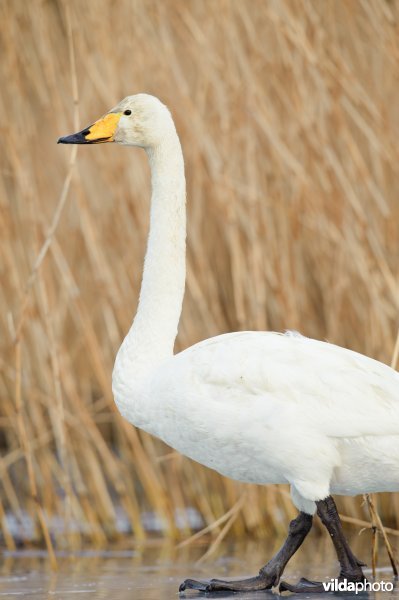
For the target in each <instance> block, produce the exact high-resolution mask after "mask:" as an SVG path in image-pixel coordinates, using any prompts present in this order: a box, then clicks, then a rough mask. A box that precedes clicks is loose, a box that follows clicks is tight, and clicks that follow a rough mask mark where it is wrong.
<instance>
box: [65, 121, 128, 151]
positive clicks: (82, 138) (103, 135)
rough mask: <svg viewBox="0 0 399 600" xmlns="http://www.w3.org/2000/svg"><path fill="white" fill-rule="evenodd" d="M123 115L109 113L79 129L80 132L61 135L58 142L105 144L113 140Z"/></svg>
mask: <svg viewBox="0 0 399 600" xmlns="http://www.w3.org/2000/svg"><path fill="white" fill-rule="evenodd" d="M121 116H122V113H108V114H106V115H104V116H103V117H101V119H98V121H96V122H95V123H93V125H90V127H86V129H82V131H79V133H73V134H72V135H67V136H65V137H61V138H60V139H59V140H58V144H103V143H105V142H113V141H114V135H115V131H116V128H117V126H118V123H119V119H120V118H121Z"/></svg>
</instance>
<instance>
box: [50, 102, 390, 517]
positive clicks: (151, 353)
mask: <svg viewBox="0 0 399 600" xmlns="http://www.w3.org/2000/svg"><path fill="white" fill-rule="evenodd" d="M126 110H127V111H128V112H129V111H130V113H131V114H125V111H126ZM106 119H107V120H108V119H111V120H112V122H113V120H116V124H115V128H114V129H113V130H112V131H113V132H112V135H111V136H110V137H108V138H106V137H105V134H104V133H101V132H102V131H104V126H103V125H102V123H104V122H105V120H106ZM106 119H103V120H100V121H99V122H97V123H96V124H94V126H92V127H91V128H89V129H87V130H85V131H83V132H81V133H79V134H75V136H70V137H69V138H63V139H62V140H61V141H66V142H72V143H87V141H92V142H93V143H94V142H95V141H98V140H101V141H108V140H109V141H116V142H119V143H123V144H127V145H137V146H141V147H144V148H145V149H146V151H147V154H148V157H149V160H150V165H151V173H152V201H151V223H150V234H149V241H148V248H147V254H146V259H145V267H144V275H143V282H142V288H141V294H140V301H139V307H138V310H137V314H136V317H135V319H134V322H133V325H132V327H131V329H130V331H129V332H128V334H127V336H126V338H125V340H124V342H123V344H122V346H121V348H120V350H119V352H118V356H117V359H116V362H115V368H114V372H113V391H114V396H115V402H116V404H117V406H118V408H119V410H120V412H121V413H122V415H123V416H124V417H125V418H126V419H127V420H128V421H130V422H131V423H133V424H134V425H136V426H138V427H140V428H142V429H144V430H145V431H147V432H149V433H151V434H153V435H155V436H157V437H159V438H161V439H162V440H164V441H165V442H166V443H167V444H169V445H170V446H172V447H173V448H176V449H177V450H179V451H180V452H182V453H183V454H185V455H187V456H189V457H190V458H192V459H194V460H196V461H198V462H200V463H202V464H204V465H206V466H208V467H210V468H212V469H215V470H216V471H218V472H220V473H222V474H223V475H227V476H228V477H232V478H233V479H237V480H240V481H246V482H252V483H259V484H266V483H289V484H291V490H292V498H293V501H294V503H295V504H296V506H297V507H298V508H299V510H300V511H303V512H304V513H307V514H313V513H314V511H315V508H316V504H315V503H317V502H318V501H321V500H323V499H325V498H326V497H327V496H329V494H331V493H337V494H349V495H354V494H359V493H363V492H373V491H399V374H398V373H397V372H396V371H394V370H393V369H391V368H390V367H388V366H386V365H384V364H382V363H379V362H377V361H375V360H372V359H370V358H367V357H366V356H363V355H361V354H358V353H356V352H352V351H350V350H346V349H344V348H340V347H338V346H334V345H332V344H328V343H326V342H320V341H316V340H311V339H308V338H304V337H302V336H300V335H298V334H285V335H282V334H278V333H271V332H270V333H260V332H239V333H230V334H225V335H221V336H218V337H215V338H211V339H208V340H205V341H203V342H200V343H199V344H196V345H195V346H192V347H191V348H188V349H187V350H185V351H183V352H181V353H179V354H176V355H173V346H174V341H175V337H176V334H177V326H178V321H179V317H180V313H181V306H182V301H183V295H184V281H185V236H186V231H185V178H184V163H183V157H182V152H181V147H180V142H179V139H178V136H177V134H176V130H175V127H174V124H173V121H172V118H171V116H170V113H169V111H168V110H167V109H166V107H164V106H163V105H162V104H161V103H160V102H159V101H158V100H157V99H155V98H153V97H151V96H146V95H144V94H140V95H138V96H131V97H128V98H126V99H125V100H124V101H122V102H121V103H120V104H119V105H118V107H116V108H115V109H113V111H111V112H110V114H109V115H107V117H106ZM98 124H99V125H98ZM108 126H109V124H108V121H107V127H108ZM101 128H103V129H101ZM107 132H108V130H107ZM79 136H80V137H79ZM82 136H83V137H82ZM96 136H97V137H96Z"/></svg>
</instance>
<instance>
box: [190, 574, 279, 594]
mask: <svg viewBox="0 0 399 600" xmlns="http://www.w3.org/2000/svg"><path fill="white" fill-rule="evenodd" d="M277 582H278V580H277V581H276V582H275V578H274V577H273V578H267V577H264V576H261V575H258V576H256V577H249V578H248V579H236V580H235V581H234V580H233V581H224V580H223V579H211V580H210V581H197V580H196V579H186V580H185V581H183V583H182V584H181V585H180V587H179V592H184V591H185V590H197V591H199V592H204V593H209V592H225V591H229V592H256V591H259V590H268V589H270V588H271V587H273V585H275V583H277Z"/></svg>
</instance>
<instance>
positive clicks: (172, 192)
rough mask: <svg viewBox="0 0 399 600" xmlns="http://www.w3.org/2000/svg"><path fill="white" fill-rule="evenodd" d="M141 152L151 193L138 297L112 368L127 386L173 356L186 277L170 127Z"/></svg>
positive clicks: (176, 147)
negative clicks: (144, 154) (147, 165)
mask: <svg viewBox="0 0 399 600" xmlns="http://www.w3.org/2000/svg"><path fill="white" fill-rule="evenodd" d="M147 154H148V158H149V161H150V166H151V183H152V197H151V217H150V232H149V237H148V245H147V252H146V256H145V262H144V272H143V280H142V284H141V291H140V300H139V305H138V309H137V313H136V317H135V319H134V321H133V324H132V326H131V328H130V331H129V332H128V334H127V336H126V338H125V340H124V342H123V344H122V346H121V349H120V351H119V353H118V357H117V361H116V364H115V370H114V379H115V377H117V378H118V377H123V378H126V377H127V378H128V379H129V381H130V383H131V384H133V385H134V383H135V382H137V381H139V380H141V379H142V377H145V376H146V375H147V374H149V373H150V372H151V370H152V369H153V368H155V367H156V366H157V365H158V364H160V362H162V361H163V360H164V359H165V358H167V357H169V356H172V354H173V346H174V342H175V338H176V334H177V326H178V322H179V318H180V313H181V308H182V302H183V296H184V283H185V275H186V265H185V251H186V207H185V201H186V185H185V177H184V163H183V155H182V151H181V146H180V142H179V138H178V136H177V133H176V131H175V130H174V128H173V130H171V131H170V132H168V135H167V136H165V137H164V138H163V141H162V142H161V143H160V144H159V145H158V146H157V147H155V148H151V149H148V150H147Z"/></svg>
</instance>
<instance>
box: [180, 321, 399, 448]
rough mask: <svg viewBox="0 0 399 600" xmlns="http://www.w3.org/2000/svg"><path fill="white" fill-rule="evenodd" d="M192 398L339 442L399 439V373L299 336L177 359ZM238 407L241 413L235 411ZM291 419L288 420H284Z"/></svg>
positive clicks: (253, 336)
mask: <svg viewBox="0 0 399 600" xmlns="http://www.w3.org/2000/svg"><path fill="white" fill-rule="evenodd" d="M173 360H174V361H175V365H174V366H175V369H174V370H173V371H174V375H173V376H174V381H175V385H176V388H178V387H179V385H182V386H183V389H186V390H187V391H188V393H190V394H191V397H193V396H195V397H197V398H198V401H199V402H200V401H201V400H202V399H203V400H204V401H205V402H207V403H208V406H209V410H210V411H212V405H215V406H216V404H218V405H220V403H223V404H225V406H226V411H229V409H230V408H231V409H232V410H234V409H235V408H236V407H238V406H239V407H240V409H241V410H242V409H243V408H244V407H247V409H248V410H251V411H254V416H255V418H259V419H265V420H267V421H269V420H273V422H274V423H275V424H276V421H280V422H281V424H283V423H284V420H285V421H286V422H290V423H292V420H293V419H298V422H299V423H306V426H307V427H308V426H309V427H311V428H312V429H314V428H317V430H318V431H319V432H320V433H324V434H326V435H329V436H334V437H357V436H365V435H399V374H398V373H397V372H396V371H394V370H393V369H391V368H390V367H388V366H387V365H384V364H382V363H380V362H378V361H376V360H373V359H371V358H368V357H366V356H364V355H362V354H359V353H357V352H353V351H351V350H347V349H345V348H341V347H339V346H335V345H333V344H329V343H326V342H321V341H317V340H312V339H309V338H305V337H303V336H300V335H296V334H288V335H287V334H278V333H271V332H267V333H261V332H238V333H234V334H226V335H222V336H218V337H215V338H211V339H209V340H205V341H204V342H200V343H199V344H196V345H195V346H192V347H191V348H188V349H187V350H185V351H184V352H182V353H180V354H178V355H176V356H175V357H174V358H173ZM237 405H238V406H237ZM287 420H288V421H287Z"/></svg>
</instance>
